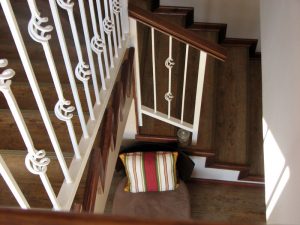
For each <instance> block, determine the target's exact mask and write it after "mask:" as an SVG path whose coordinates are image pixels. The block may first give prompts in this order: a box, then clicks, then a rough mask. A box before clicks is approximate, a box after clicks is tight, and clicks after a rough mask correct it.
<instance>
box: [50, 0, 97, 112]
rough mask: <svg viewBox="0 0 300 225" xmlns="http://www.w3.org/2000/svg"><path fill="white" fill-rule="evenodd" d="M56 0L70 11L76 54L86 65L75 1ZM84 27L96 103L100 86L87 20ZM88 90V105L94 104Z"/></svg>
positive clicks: (81, 62)
mask: <svg viewBox="0 0 300 225" xmlns="http://www.w3.org/2000/svg"><path fill="white" fill-rule="evenodd" d="M56 2H57V4H58V5H59V6H60V7H61V8H62V9H64V10H66V11H67V13H68V16H69V22H70V25H71V31H72V35H73V40H74V43H75V49H76V54H77V58H78V65H79V64H81V65H86V63H85V61H84V59H83V55H82V50H81V45H80V41H79V35H78V30H77V25H76V22H75V17H74V2H73V1H72V0H56ZM80 13H81V14H82V13H83V11H82V9H81V10H80ZM81 19H85V18H84V17H81ZM83 28H84V35H85V41H86V46H87V53H88V58H89V64H90V65H91V67H90V66H89V65H88V67H89V68H90V70H91V76H92V81H93V86H94V92H95V98H96V103H97V104H100V95H99V93H100V92H99V87H98V82H97V77H96V70H95V64H94V59H93V56H92V54H91V47H90V38H89V37H88V36H87V35H88V27H87V23H86V21H85V22H83ZM87 87H88V86H87ZM86 90H88V92H89V87H88V88H87V89H86V88H85V95H86V98H87V102H88V105H90V104H92V102H89V101H91V98H88V95H89V93H87V91H86ZM90 116H91V115H90Z"/></svg>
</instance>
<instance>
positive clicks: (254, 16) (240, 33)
mask: <svg viewBox="0 0 300 225" xmlns="http://www.w3.org/2000/svg"><path fill="white" fill-rule="evenodd" d="M160 4H161V5H170V6H186V7H194V9H195V11H194V14H195V16H194V19H195V22H211V23H226V24H227V37H233V38H255V39H260V27H259V25H260V21H259V0H184V1H182V0H160ZM257 50H258V51H260V43H259V44H258V48H257Z"/></svg>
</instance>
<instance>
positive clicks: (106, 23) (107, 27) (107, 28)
mask: <svg viewBox="0 0 300 225" xmlns="http://www.w3.org/2000/svg"><path fill="white" fill-rule="evenodd" d="M104 12H105V16H104V19H103V22H102V24H103V30H104V32H105V33H106V35H107V40H108V50H109V59H110V67H111V68H114V67H115V62H114V55H113V46H112V41H111V39H112V34H111V33H112V30H113V24H112V21H111V19H110V18H109V11H108V4H107V0H104Z"/></svg>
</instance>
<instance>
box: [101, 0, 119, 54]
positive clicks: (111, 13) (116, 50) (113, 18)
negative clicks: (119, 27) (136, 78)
mask: <svg viewBox="0 0 300 225" xmlns="http://www.w3.org/2000/svg"><path fill="white" fill-rule="evenodd" d="M108 1H109V9H110V19H111V25H112V33H113V35H112V36H113V41H114V49H115V57H116V58H118V57H119V53H118V43H117V34H116V23H115V17H114V12H113V4H112V1H113V0H108ZM104 2H106V0H104Z"/></svg>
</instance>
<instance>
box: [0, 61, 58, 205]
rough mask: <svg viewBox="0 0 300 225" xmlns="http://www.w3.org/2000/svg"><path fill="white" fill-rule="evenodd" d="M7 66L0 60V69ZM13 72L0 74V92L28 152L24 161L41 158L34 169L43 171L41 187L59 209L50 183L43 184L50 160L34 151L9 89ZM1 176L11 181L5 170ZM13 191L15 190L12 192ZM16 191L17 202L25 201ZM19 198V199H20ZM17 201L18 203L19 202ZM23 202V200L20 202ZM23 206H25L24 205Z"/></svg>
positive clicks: (43, 153)
mask: <svg viewBox="0 0 300 225" xmlns="http://www.w3.org/2000/svg"><path fill="white" fill-rule="evenodd" d="M6 65H7V61H6V60H0V67H4V66H6ZM14 74H15V73H14V71H13V70H11V69H7V70H5V71H4V72H3V73H1V74H0V91H1V92H2V93H3V94H4V96H5V99H6V101H7V104H8V106H9V108H10V111H11V113H12V115H13V117H14V119H15V121H16V124H17V126H18V129H19V131H20V133H21V136H22V138H23V141H24V143H25V146H26V148H27V151H28V155H27V156H26V159H27V158H28V157H29V156H34V157H35V156H36V155H39V156H42V157H40V159H41V160H40V164H39V162H37V163H36V164H35V165H36V168H37V167H38V166H40V167H43V171H41V173H39V174H38V175H40V178H41V180H42V182H43V185H44V187H45V189H46V191H47V194H48V196H49V198H50V200H51V202H52V204H53V207H54V209H59V208H60V207H59V205H58V203H57V199H56V197H55V194H54V192H53V189H52V187H51V184H50V182H45V179H48V178H47V175H46V170H47V165H48V164H49V163H50V160H49V159H48V158H46V157H45V156H46V153H45V151H44V150H40V151H36V150H35V147H34V145H33V141H32V138H31V136H30V133H29V131H28V129H27V126H26V124H25V121H24V118H23V116H22V114H21V111H20V108H19V106H18V104H17V102H16V99H15V97H14V94H13V93H12V91H11V88H10V86H11V80H10V79H11V78H12V77H13V76H14ZM35 158H36V159H38V156H37V157H35ZM1 159H2V158H1ZM25 164H26V167H27V168H28V170H29V171H30V172H32V168H31V167H30V168H29V167H28V162H27V160H25ZM5 166H6V165H5V164H3V163H2V168H3V169H5ZM5 173H6V174H5ZM32 173H33V174H37V173H35V172H32ZM1 174H4V176H5V177H6V178H9V177H10V180H11V177H12V176H11V175H10V174H9V170H7V171H6V172H4V171H2V172H1ZM10 182H12V184H13V183H14V181H13V180H11V181H10ZM14 189H15V190H14ZM17 189H18V187H16V186H15V187H12V189H11V190H13V192H15V191H17V192H18V193H19V197H16V198H18V199H19V200H22V199H25V198H23V197H22V195H21V193H22V192H20V190H17ZM20 197H21V199H20ZM19 200H18V201H19ZM22 201H23V200H22ZM24 204H25V205H24ZM21 207H23V208H24V207H25V208H29V205H28V203H26V202H23V203H22V205H21Z"/></svg>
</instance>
